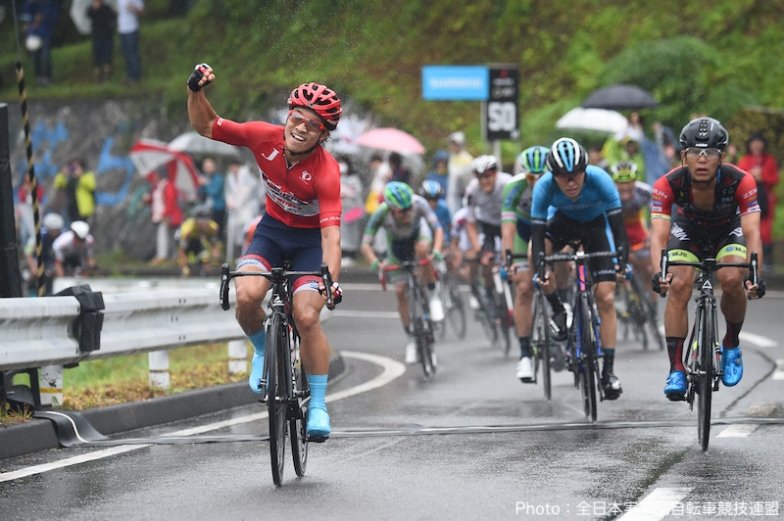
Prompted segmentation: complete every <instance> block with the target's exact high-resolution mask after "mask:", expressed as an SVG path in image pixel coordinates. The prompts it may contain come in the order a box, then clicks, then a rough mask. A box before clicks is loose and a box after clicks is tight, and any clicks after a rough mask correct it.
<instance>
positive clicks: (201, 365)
mask: <svg viewBox="0 0 784 521" xmlns="http://www.w3.org/2000/svg"><path fill="white" fill-rule="evenodd" d="M250 353H251V351H250V350H249V358H248V359H250ZM169 371H170V378H171V381H170V388H169V389H168V390H161V389H150V387H149V384H148V375H149V371H148V364H147V355H146V354H140V355H132V356H125V357H116V358H107V359H102V360H93V361H89V362H82V363H81V364H79V365H78V366H77V367H74V368H72V369H65V370H64V372H63V390H64V392H63V398H64V399H63V404H62V408H63V409H71V410H83V409H89V408H93V407H100V406H104V405H113V404H118V403H126V402H131V401H141V400H147V399H149V398H154V397H156V396H164V395H168V394H177V393H182V392H185V391H190V390H192V389H200V388H204V387H212V386H215V385H221V384H226V383H235V382H241V381H244V380H245V379H246V378H247V376H246V375H230V374H229V372H228V351H227V347H226V344H225V343H222V344H211V345H206V346H199V347H189V348H183V349H173V350H171V351H170V352H169ZM14 383H15V384H17V385H29V383H30V382H29V378H28V377H27V375H26V374H22V375H17V376H15V378H14ZM30 417H31V413H30V412H25V413H23V414H19V413H15V412H10V411H7V410H2V408H0V424H4V423H11V422H16V421H25V420H27V419H30Z"/></svg>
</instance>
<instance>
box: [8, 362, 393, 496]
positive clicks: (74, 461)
mask: <svg viewBox="0 0 784 521" xmlns="http://www.w3.org/2000/svg"><path fill="white" fill-rule="evenodd" d="M340 354H341V356H345V357H347V358H356V359H359V360H364V361H366V362H372V363H374V364H378V365H380V366H381V367H383V369H384V370H383V372H382V373H381V374H380V375H378V376H377V377H375V378H373V379H372V380H370V381H368V382H365V383H363V384H359V385H357V386H355V387H351V388H349V389H345V390H343V391H338V392H336V393H332V394H330V395H328V396H327V397H326V401H327V402H334V401H336V400H342V399H344V398H348V397H350V396H354V395H357V394H361V393H365V392H368V391H372V390H373V389H377V388H379V387H382V386H384V385H386V384H388V383H389V382H391V381H393V380H395V379H396V378H398V377H400V375H402V374H403V373H405V372H406V366H405V365H403V364H401V363H400V362H398V361H396V360H392V359H391V358H385V357H383V356H377V355H370V354H366V353H357V352H353V351H341V352H340ZM266 417H267V412H266V411H264V412H260V413H254V414H249V415H246V416H240V417H238V418H232V419H230V420H225V421H220V422H216V423H210V424H208V425H202V426H200V427H193V428H191V429H183V430H181V431H177V432H170V433H168V434H164V436H193V435H194V434H202V433H205V432H210V431H215V430H218V429H223V428H226V427H232V426H234V425H240V424H243V423H249V422H252V421H257V420H260V419H262V418H266ZM145 447H149V445H120V446H119V447H113V448H111V449H104V450H98V451H95V452H90V453H89V454H82V455H81V456H74V457H72V458H65V459H62V460H60V461H55V462H52V463H45V464H43V465H35V466H32V467H27V468H24V469H20V470H15V471H13V472H5V473H0V483H2V482H4V481H13V480H15V479H21V478H25V477H28V476H33V475H35V474H41V473H43V472H48V471H50V470H56V469H60V468H64V467H69V466H72V465H79V464H80V463H86V462H88V461H95V460H98V459H102V458H108V457H111V456H116V455H117V454H123V453H125V452H130V451H132V450H139V449H143V448H145Z"/></svg>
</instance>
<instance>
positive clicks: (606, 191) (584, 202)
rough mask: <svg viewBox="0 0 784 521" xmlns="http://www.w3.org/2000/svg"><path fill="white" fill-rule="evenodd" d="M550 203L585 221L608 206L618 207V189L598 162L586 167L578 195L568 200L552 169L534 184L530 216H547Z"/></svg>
mask: <svg viewBox="0 0 784 521" xmlns="http://www.w3.org/2000/svg"><path fill="white" fill-rule="evenodd" d="M550 206H552V207H554V208H555V209H556V210H558V211H560V212H561V213H563V214H564V215H566V216H567V217H569V218H570V219H574V220H575V221H579V222H588V221H592V220H594V219H596V218H597V217H599V216H600V215H602V214H604V213H606V212H607V211H608V210H612V209H615V208H620V207H621V198H620V196H619V195H618V189H617V188H615V183H614V182H613V180H612V177H611V176H610V174H608V173H607V172H606V171H605V170H603V169H601V168H599V167H598V166H594V165H588V166H587V167H586V168H585V182H584V183H583V187H582V190H580V195H578V196H577V198H576V199H575V200H571V199H569V198H568V197H566V195H564V193H563V192H562V191H561V189H560V188H558V185H557V184H556V182H555V179H554V178H553V174H552V172H546V173H545V174H544V175H543V176H542V177H541V178H539V181H537V183H536V185H535V186H534V193H533V203H532V205H531V219H532V220H533V219H537V220H543V221H544V220H546V219H547V218H548V213H547V211H548V208H549V207H550Z"/></svg>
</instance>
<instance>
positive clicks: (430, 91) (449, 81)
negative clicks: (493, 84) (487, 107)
mask: <svg viewBox="0 0 784 521" xmlns="http://www.w3.org/2000/svg"><path fill="white" fill-rule="evenodd" d="M489 93H490V71H489V69H488V68H487V67H482V66H479V65H476V66H457V65H427V66H424V67H422V98H423V99H425V100H431V101H432V100H436V101H437V100H451V101H485V100H487V98H488V95H489Z"/></svg>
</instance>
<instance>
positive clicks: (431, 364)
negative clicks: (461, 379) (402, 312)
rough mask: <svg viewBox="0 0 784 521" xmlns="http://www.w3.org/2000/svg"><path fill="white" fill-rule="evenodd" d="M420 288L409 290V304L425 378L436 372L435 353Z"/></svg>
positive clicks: (423, 295)
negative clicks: (411, 307) (411, 308)
mask: <svg viewBox="0 0 784 521" xmlns="http://www.w3.org/2000/svg"><path fill="white" fill-rule="evenodd" d="M426 298H427V297H426V296H425V294H424V292H423V291H422V290H421V288H418V287H417V288H414V289H413V290H412V291H411V299H410V301H409V305H411V306H413V316H412V326H413V331H414V339H415V340H416V348H417V352H418V353H419V361H420V362H421V364H422V370H423V371H424V373H425V377H426V378H430V377H431V376H433V375H434V374H435V372H436V365H435V355H434V353H433V323H432V322H431V321H430V318H425V315H426V314H427V313H426V307H425V306H426V305H427V300H426Z"/></svg>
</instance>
